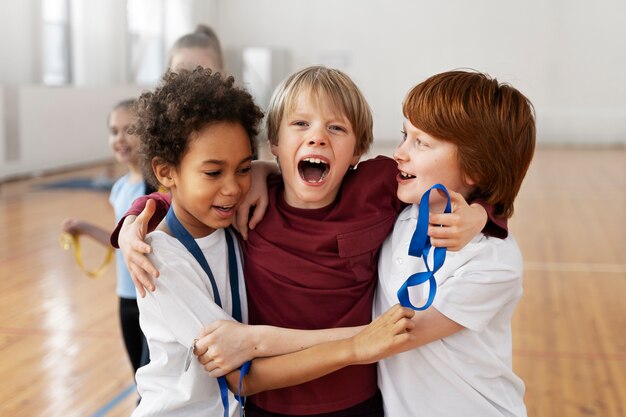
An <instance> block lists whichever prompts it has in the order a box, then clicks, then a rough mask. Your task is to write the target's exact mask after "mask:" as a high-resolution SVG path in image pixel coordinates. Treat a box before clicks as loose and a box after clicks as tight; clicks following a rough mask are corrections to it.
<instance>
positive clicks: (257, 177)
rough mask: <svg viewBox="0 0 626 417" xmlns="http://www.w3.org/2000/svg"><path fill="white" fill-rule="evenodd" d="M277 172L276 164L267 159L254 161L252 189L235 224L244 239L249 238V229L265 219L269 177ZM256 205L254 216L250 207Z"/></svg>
mask: <svg viewBox="0 0 626 417" xmlns="http://www.w3.org/2000/svg"><path fill="white" fill-rule="evenodd" d="M272 172H277V167H276V164H275V163H273V162H267V161H254V162H253V163H252V168H251V170H250V191H248V194H247V195H246V197H245V198H244V199H243V201H242V202H241V204H240V205H239V207H238V208H237V214H236V216H235V222H234V223H233V226H235V229H237V230H238V231H239V233H241V237H243V239H244V240H247V239H248V229H250V230H254V228H255V227H256V225H257V224H258V223H259V222H260V221H261V219H263V216H264V215H265V211H266V210H267V206H268V204H269V198H268V192H267V177H268V176H269V175H270V174H271V173H272ZM252 207H254V211H253V212H252V217H250V208H252Z"/></svg>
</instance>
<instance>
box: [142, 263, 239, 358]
mask: <svg viewBox="0 0 626 417" xmlns="http://www.w3.org/2000/svg"><path fill="white" fill-rule="evenodd" d="M168 255H169V256H176V255H175V254H174V253H170V254H168ZM151 260H153V261H154V260H155V259H154V258H152V259H151ZM155 266H156V267H157V269H158V270H159V274H160V276H159V278H158V279H156V280H155V286H156V290H155V291H154V292H148V295H147V296H146V298H145V303H146V304H148V303H150V304H151V305H152V307H151V308H152V309H153V310H154V311H155V313H156V314H157V315H158V316H160V317H161V320H162V322H161V323H160V324H161V325H163V326H166V327H167V328H169V329H170V331H171V332H172V334H173V335H174V337H175V338H176V340H177V341H178V342H179V343H181V344H183V345H184V346H191V344H192V343H193V340H194V339H195V338H196V337H197V336H198V334H199V333H200V330H201V329H202V328H203V327H204V326H206V325H207V324H209V323H211V322H213V321H215V320H234V319H233V318H232V317H231V316H230V315H229V314H228V313H226V312H225V311H224V310H222V308H221V307H219V306H218V305H217V304H216V303H215V301H213V295H212V293H211V290H210V289H209V286H210V285H209V284H208V280H207V278H206V277H204V276H201V275H199V271H198V270H197V269H194V268H193V267H192V266H191V265H190V264H189V263H186V262H181V261H174V262H167V263H164V262H155ZM198 268H199V267H198Z"/></svg>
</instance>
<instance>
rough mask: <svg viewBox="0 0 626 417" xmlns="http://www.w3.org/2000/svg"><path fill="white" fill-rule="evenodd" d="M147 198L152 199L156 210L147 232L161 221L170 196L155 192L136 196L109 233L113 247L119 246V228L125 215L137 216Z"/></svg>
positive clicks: (169, 201)
mask: <svg viewBox="0 0 626 417" xmlns="http://www.w3.org/2000/svg"><path fill="white" fill-rule="evenodd" d="M149 199H152V200H154V201H155V202H156V210H155V211H154V215H153V216H152V218H151V219H150V221H149V222H148V233H150V232H151V231H153V230H154V229H156V227H157V226H158V225H159V223H161V220H163V219H164V218H165V215H166V214H167V210H169V208H170V204H172V197H171V196H170V195H169V194H163V193H158V192H155V193H152V194H150V195H144V196H141V197H139V198H137V199H136V200H135V201H133V204H132V206H130V208H129V209H128V211H127V212H126V213H125V214H124V216H122V218H121V219H120V221H119V222H117V226H115V230H113V233H112V234H111V245H113V247H114V248H119V244H118V242H117V239H118V238H119V235H120V229H121V228H122V224H123V223H124V219H125V218H126V216H137V215H138V214H139V213H141V212H142V211H143V209H144V207H145V206H146V202H147V201H148V200H149Z"/></svg>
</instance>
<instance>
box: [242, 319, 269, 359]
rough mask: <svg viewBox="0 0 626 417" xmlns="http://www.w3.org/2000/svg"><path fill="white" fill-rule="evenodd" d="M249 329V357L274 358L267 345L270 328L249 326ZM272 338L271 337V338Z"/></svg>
mask: <svg viewBox="0 0 626 417" xmlns="http://www.w3.org/2000/svg"><path fill="white" fill-rule="evenodd" d="M246 327H247V328H248V332H247V333H248V335H247V336H246V337H248V340H249V344H248V349H247V351H248V357H249V358H250V359H254V358H260V357H265V356H272V353H271V352H270V351H269V347H268V345H267V343H266V340H268V339H267V335H266V334H267V330H268V329H269V327H268V326H262V325H259V326H253V325H247V326H246ZM270 337H271V336H270Z"/></svg>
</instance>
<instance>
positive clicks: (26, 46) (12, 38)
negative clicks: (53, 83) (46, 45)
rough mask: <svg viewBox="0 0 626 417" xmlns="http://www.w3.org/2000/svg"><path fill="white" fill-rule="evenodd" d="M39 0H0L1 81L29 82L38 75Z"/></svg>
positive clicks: (33, 80) (13, 82) (4, 82)
mask: <svg viewBox="0 0 626 417" xmlns="http://www.w3.org/2000/svg"><path fill="white" fill-rule="evenodd" d="M40 16H41V8H40V3H39V1H38V0H20V1H11V0H0V53H1V56H2V60H1V65H0V84H19V83H32V82H35V81H36V80H37V79H38V77H39V71H38V68H37V64H38V62H39V61H38V56H39V55H40V54H39V53H38V51H39V49H38V48H39V44H40V42H39V37H40V36H41V31H40V27H37V26H35V25H33V22H35V21H37V20H41V18H40Z"/></svg>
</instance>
